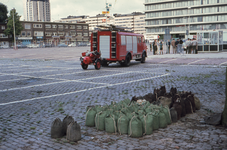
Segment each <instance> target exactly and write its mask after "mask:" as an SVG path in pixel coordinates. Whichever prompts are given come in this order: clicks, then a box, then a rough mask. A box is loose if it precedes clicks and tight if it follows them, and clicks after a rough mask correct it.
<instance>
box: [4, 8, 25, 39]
mask: <svg viewBox="0 0 227 150" xmlns="http://www.w3.org/2000/svg"><path fill="white" fill-rule="evenodd" d="M13 15H14V23H15V35H20V34H21V31H22V30H23V26H22V24H21V23H20V17H21V16H19V15H18V13H17V12H16V9H12V10H11V11H10V16H9V17H8V23H7V28H6V30H5V31H4V33H5V35H12V41H13V36H14V28H13Z"/></svg>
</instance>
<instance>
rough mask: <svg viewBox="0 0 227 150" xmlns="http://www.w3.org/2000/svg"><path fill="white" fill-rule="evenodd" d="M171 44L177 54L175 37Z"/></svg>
mask: <svg viewBox="0 0 227 150" xmlns="http://www.w3.org/2000/svg"><path fill="white" fill-rule="evenodd" d="M171 45H172V47H173V54H176V45H175V40H174V39H173V40H172V42H171Z"/></svg>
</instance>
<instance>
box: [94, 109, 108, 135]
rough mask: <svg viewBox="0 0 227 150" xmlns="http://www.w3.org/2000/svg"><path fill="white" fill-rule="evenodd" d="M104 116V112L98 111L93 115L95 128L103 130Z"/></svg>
mask: <svg viewBox="0 0 227 150" xmlns="http://www.w3.org/2000/svg"><path fill="white" fill-rule="evenodd" d="M105 118H106V112H105V111H100V112H99V113H97V114H96V116H95V127H96V129H97V130H101V131H103V130H105Z"/></svg>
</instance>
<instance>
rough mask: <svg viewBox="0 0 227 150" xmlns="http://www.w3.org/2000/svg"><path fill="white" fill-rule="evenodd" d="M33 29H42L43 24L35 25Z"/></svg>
mask: <svg viewBox="0 0 227 150" xmlns="http://www.w3.org/2000/svg"><path fill="white" fill-rule="evenodd" d="M33 28H42V24H33Z"/></svg>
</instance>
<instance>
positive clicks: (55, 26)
mask: <svg viewBox="0 0 227 150" xmlns="http://www.w3.org/2000/svg"><path fill="white" fill-rule="evenodd" d="M24 28H25V29H31V24H27V23H26V24H24ZM33 28H42V24H33ZM45 28H59V29H76V28H77V29H82V28H83V29H88V26H81V25H77V26H76V25H56V24H52V25H51V24H45Z"/></svg>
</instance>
